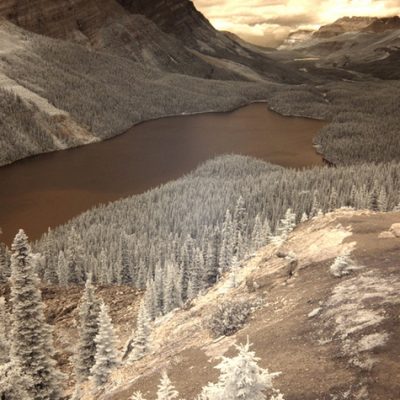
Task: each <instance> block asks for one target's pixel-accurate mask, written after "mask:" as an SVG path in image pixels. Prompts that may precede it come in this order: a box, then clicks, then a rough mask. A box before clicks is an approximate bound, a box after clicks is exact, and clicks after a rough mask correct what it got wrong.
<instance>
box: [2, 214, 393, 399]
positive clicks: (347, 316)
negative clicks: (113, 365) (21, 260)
mask: <svg viewBox="0 0 400 400" xmlns="http://www.w3.org/2000/svg"><path fill="white" fill-rule="evenodd" d="M343 255H349V257H350V259H351V262H350V263H349V264H348V265H347V266H346V267H344V268H342V269H339V270H337V269H332V268H331V266H332V264H333V263H334V260H335V259H336V258H337V257H338V256H343ZM399 255H400V214H399V213H385V214H381V213H372V212H369V211H357V212H356V211H353V210H348V209H342V210H338V211H335V212H333V213H329V214H326V215H325V216H320V217H316V218H314V219H312V220H310V221H307V222H304V223H302V224H300V225H299V226H298V227H297V228H296V229H295V230H294V231H293V233H292V234H291V235H290V236H289V238H288V240H287V241H286V242H284V243H282V244H278V243H275V244H274V243H272V244H269V245H268V246H266V247H265V248H262V249H260V250H259V251H257V252H256V253H255V254H254V255H252V256H251V257H250V258H248V259H247V260H246V261H245V262H243V263H242V264H241V265H239V266H238V267H237V268H236V269H234V271H235V272H234V273H232V272H231V273H230V274H229V275H226V276H224V278H223V279H222V280H221V281H220V282H219V283H218V284H217V285H216V286H215V287H213V288H212V289H210V290H209V291H208V292H206V293H204V295H202V296H200V297H199V298H197V299H196V301H195V302H194V303H192V304H190V305H187V306H186V307H185V308H184V309H181V310H175V311H173V312H171V313H170V314H168V315H166V316H165V317H163V318H160V319H158V320H156V321H155V323H154V326H153V328H152V333H151V342H150V343H151V348H150V352H149V353H148V354H147V355H146V356H145V357H144V358H142V359H141V360H138V361H136V362H134V363H133V364H129V365H128V364H126V363H125V364H123V365H122V366H121V367H120V368H119V369H117V370H116V371H115V372H114V373H113V375H112V379H111V380H110V381H109V383H108V384H107V385H106V386H105V388H104V389H103V390H101V391H100V392H93V388H92V387H91V385H90V384H86V385H84V386H83V387H82V391H83V392H82V393H83V397H82V400H83V399H85V400H89V399H95V398H96V399H99V400H128V399H129V398H130V396H131V395H132V393H133V392H135V391H136V390H141V391H142V392H143V394H144V395H145V398H147V399H152V398H154V396H155V391H156V390H157V384H158V381H159V378H160V374H161V372H162V371H163V370H167V371H168V374H169V376H170V378H171V380H172V382H173V383H174V384H175V385H176V387H177V389H178V390H179V392H180V394H181V396H182V397H183V398H186V399H192V398H194V397H195V396H196V395H197V394H198V393H199V392H200V390H201V387H203V386H204V385H205V384H207V383H208V382H213V381H215V380H216V378H217V376H218V373H217V371H216V370H215V369H214V368H213V367H214V366H215V365H216V364H217V363H218V360H219V357H220V356H222V355H225V356H232V355H233V354H235V350H234V344H237V343H242V342H245V341H246V340H247V337H248V338H249V340H250V342H251V343H253V349H254V350H255V352H256V354H257V355H258V356H259V357H260V358H261V361H260V365H261V366H262V367H264V368H268V369H269V370H270V371H280V372H281V375H280V376H279V377H277V378H276V379H275V386H276V387H277V388H279V390H280V391H281V392H282V393H284V395H285V399H286V400H316V399H350V400H351V399H354V400H361V399H365V400H366V399H368V400H397V399H398V397H397V396H398V393H399V392H400V386H399V385H400V383H399V382H400V364H399V362H398V361H399V358H400V340H399V337H400V336H399V335H400V323H399V311H400V297H399V295H398V293H399V290H400V269H399V262H398V260H399ZM80 292H81V289H79V288H71V289H59V288H57V287H44V288H43V298H44V300H45V302H46V312H47V318H48V321H49V322H50V323H51V324H54V325H55V335H56V345H57V349H58V362H59V364H60V366H62V368H63V370H64V372H66V373H67V374H68V375H69V376H70V380H69V386H70V389H71V390H72V388H73V379H72V374H71V372H72V368H71V365H72V364H71V362H72V357H73V349H74V345H75V343H76V325H75V319H76V317H77V306H78V304H79V298H80V294H81V293H80ZM97 293H98V296H99V297H101V298H103V299H104V301H105V302H106V303H107V304H108V305H109V307H110V312H111V316H112V319H113V323H114V324H115V327H116V332H117V335H118V339H119V349H120V351H121V352H122V351H123V350H124V349H125V345H126V342H127V340H128V338H129V337H130V335H131V333H132V332H131V327H132V324H133V321H134V320H135V319H136V314H137V310H138V304H139V302H140V299H141V297H142V294H141V293H140V292H136V291H135V290H132V289H130V288H128V287H122V286H119V287H118V286H113V287H100V288H98V289H97ZM2 294H6V295H7V287H3V288H2ZM226 302H229V303H233V302H243V303H246V304H248V305H249V306H250V307H251V314H250V317H249V318H248V320H247V322H246V323H245V324H244V326H243V328H242V329H240V330H239V331H237V332H236V333H234V334H233V335H231V336H222V337H218V338H215V337H214V336H213V335H212V334H211V332H210V330H209V328H208V321H209V319H210V316H211V315H212V314H213V312H214V311H215V309H216V308H217V306H218V305H221V304H224V303H226ZM74 332H75V333H74Z"/></svg>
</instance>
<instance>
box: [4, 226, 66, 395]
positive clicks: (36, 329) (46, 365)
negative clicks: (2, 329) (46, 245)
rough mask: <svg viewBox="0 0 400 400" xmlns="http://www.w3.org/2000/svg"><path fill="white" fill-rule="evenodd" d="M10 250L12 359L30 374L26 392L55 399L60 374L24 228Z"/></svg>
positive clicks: (24, 374) (23, 371)
mask: <svg viewBox="0 0 400 400" xmlns="http://www.w3.org/2000/svg"><path fill="white" fill-rule="evenodd" d="M12 250H13V254H12V258H11V302H12V310H13V312H12V335H11V337H12V343H11V360H12V362H13V363H16V364H17V365H18V366H19V367H20V368H21V373H22V375H23V376H27V377H29V378H31V386H30V387H29V389H28V392H29V394H30V395H31V396H32V398H33V399H34V400H58V399H59V398H60V374H59V373H58V372H57V370H56V368H55V361H54V359H53V356H54V348H53V343H52V335H51V331H50V327H49V326H48V325H47V324H46V322H45V317H44V311H43V304H42V299H41V293H40V290H39V288H38V285H39V280H38V278H37V276H36V274H35V272H34V265H33V261H32V254H31V249H30V246H29V244H28V238H27V236H26V235H25V232H24V231H22V230H20V231H19V233H18V234H17V236H16V237H15V239H14V242H13V245H12Z"/></svg>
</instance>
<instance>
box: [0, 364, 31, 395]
mask: <svg viewBox="0 0 400 400" xmlns="http://www.w3.org/2000/svg"><path fill="white" fill-rule="evenodd" d="M32 385H33V384H32V380H31V378H30V377H29V376H28V375H25V374H23V372H22V370H21V368H20V367H19V365H18V364H16V363H13V362H8V363H6V364H1V365H0V399H1V400H34V397H33V396H32V395H31V394H30V388H31V387H32Z"/></svg>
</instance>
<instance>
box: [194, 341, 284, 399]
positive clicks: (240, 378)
mask: <svg viewBox="0 0 400 400" xmlns="http://www.w3.org/2000/svg"><path fill="white" fill-rule="evenodd" d="M236 348H237V349H238V351H239V354H238V355H237V356H236V357H233V358H226V357H223V358H222V362H221V363H220V364H219V365H217V367H216V368H217V369H219V370H220V377H219V380H218V382H217V383H216V384H209V385H208V386H206V387H205V388H204V389H203V393H202V398H203V399H205V400H267V399H269V400H283V396H282V395H281V394H280V393H279V391H278V390H276V389H274V388H273V385H272V379H273V378H274V377H275V376H276V375H278V374H272V373H269V372H268V370H266V369H262V368H261V367H259V366H258V364H257V362H258V361H259V358H257V357H256V356H255V353H254V352H253V351H251V350H250V345H249V343H247V344H246V345H240V346H236ZM267 393H268V397H267Z"/></svg>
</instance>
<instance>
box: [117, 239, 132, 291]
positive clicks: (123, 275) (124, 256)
mask: <svg viewBox="0 0 400 400" xmlns="http://www.w3.org/2000/svg"><path fill="white" fill-rule="evenodd" d="M120 251H121V257H120V260H121V269H120V273H119V283H120V284H121V285H131V284H132V281H133V277H132V269H133V268H132V265H131V264H132V261H133V260H132V255H131V254H130V252H129V244H128V237H127V235H126V234H123V235H122V237H121V250H120Z"/></svg>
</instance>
